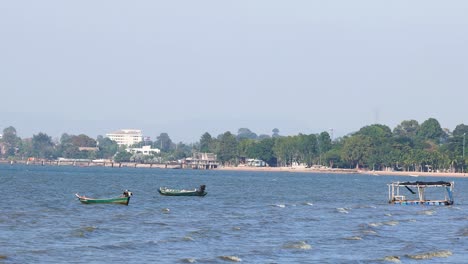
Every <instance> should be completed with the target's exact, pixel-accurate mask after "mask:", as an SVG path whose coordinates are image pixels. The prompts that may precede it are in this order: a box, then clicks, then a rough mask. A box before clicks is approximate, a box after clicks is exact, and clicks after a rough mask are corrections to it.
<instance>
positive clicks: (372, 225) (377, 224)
mask: <svg viewBox="0 0 468 264" xmlns="http://www.w3.org/2000/svg"><path fill="white" fill-rule="evenodd" d="M381 225H383V224H382V223H370V224H369V226H371V227H378V226H381Z"/></svg>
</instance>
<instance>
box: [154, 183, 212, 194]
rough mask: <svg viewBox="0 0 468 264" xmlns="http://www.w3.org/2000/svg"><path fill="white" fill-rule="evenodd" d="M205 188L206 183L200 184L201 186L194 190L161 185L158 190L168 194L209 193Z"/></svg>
mask: <svg viewBox="0 0 468 264" xmlns="http://www.w3.org/2000/svg"><path fill="white" fill-rule="evenodd" d="M205 188H206V186H205V185H200V188H198V189H193V190H185V189H171V188H167V187H160V188H159V190H158V191H159V193H160V194H161V195H166V196H205V195H206V194H207V192H205Z"/></svg>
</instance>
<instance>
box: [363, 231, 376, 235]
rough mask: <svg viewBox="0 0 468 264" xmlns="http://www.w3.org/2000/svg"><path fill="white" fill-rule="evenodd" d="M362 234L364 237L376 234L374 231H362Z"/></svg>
mask: <svg viewBox="0 0 468 264" xmlns="http://www.w3.org/2000/svg"><path fill="white" fill-rule="evenodd" d="M362 233H363V234H365V235H375V234H377V232H375V231H374V230H364V231H362Z"/></svg>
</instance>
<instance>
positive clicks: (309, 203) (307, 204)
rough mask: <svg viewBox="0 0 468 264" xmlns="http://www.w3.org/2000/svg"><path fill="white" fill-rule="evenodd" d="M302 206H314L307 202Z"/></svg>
mask: <svg viewBox="0 0 468 264" xmlns="http://www.w3.org/2000/svg"><path fill="white" fill-rule="evenodd" d="M304 205H309V206H312V205H314V204H313V203H309V202H305V203H304Z"/></svg>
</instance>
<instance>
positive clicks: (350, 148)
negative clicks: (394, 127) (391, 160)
mask: <svg viewBox="0 0 468 264" xmlns="http://www.w3.org/2000/svg"><path fill="white" fill-rule="evenodd" d="M370 154H371V140H370V139H369V137H367V136H364V135H359V134H358V135H354V136H351V137H349V138H347V139H346V140H345V143H344V145H343V152H342V153H341V158H342V159H343V160H345V161H347V162H348V164H349V165H350V167H356V168H360V167H361V166H363V165H364V161H365V160H367V159H368V157H369V155H370Z"/></svg>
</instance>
